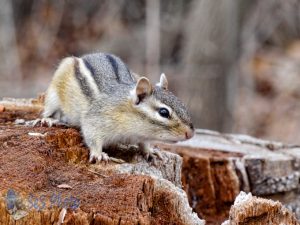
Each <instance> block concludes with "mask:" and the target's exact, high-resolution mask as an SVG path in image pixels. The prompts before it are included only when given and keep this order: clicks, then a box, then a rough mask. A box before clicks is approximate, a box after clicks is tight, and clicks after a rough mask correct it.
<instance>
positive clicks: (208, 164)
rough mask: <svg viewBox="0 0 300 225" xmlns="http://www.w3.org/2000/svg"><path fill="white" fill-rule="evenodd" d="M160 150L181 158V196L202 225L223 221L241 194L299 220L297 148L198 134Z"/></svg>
mask: <svg viewBox="0 0 300 225" xmlns="http://www.w3.org/2000/svg"><path fill="white" fill-rule="evenodd" d="M160 147H161V148H163V149H165V150H168V151H171V152H175V153H177V154H179V155H180V156H182V158H183V167H182V168H183V171H182V181H183V187H184V190H185V191H186V192H187V194H188V197H189V202H190V205H191V206H192V207H193V209H194V210H195V212H197V213H198V215H199V216H201V217H202V218H204V219H205V220H206V221H207V224H220V223H221V222H222V221H224V220H225V219H226V218H228V216H229V210H230V206H231V205H232V204H233V202H234V199H235V197H236V196H237V195H238V193H239V192H240V191H245V192H252V193H253V194H254V195H258V196H262V197H264V198H269V199H273V200H279V201H280V202H281V203H283V204H284V205H285V206H286V207H287V208H288V209H290V210H292V211H293V212H294V213H295V214H296V216H297V218H298V219H299V218H300V213H299V212H300V205H299V202H300V201H299V200H300V194H299V190H300V182H299V165H300V154H299V152H300V148H299V146H297V145H292V144H283V143H280V142H274V141H265V140H260V139H256V138H253V137H250V136H246V135H232V134H221V133H218V132H214V131H208V130H197V134H196V136H195V137H194V138H193V139H191V140H190V141H187V142H182V143H179V144H176V145H167V144H164V145H160Z"/></svg>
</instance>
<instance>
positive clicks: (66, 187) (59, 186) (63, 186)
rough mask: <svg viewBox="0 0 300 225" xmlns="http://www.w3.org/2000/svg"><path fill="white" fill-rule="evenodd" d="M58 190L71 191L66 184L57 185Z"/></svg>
mask: <svg viewBox="0 0 300 225" xmlns="http://www.w3.org/2000/svg"><path fill="white" fill-rule="evenodd" d="M57 187H58V188H61V189H73V188H72V187H71V186H70V185H68V184H60V185H57Z"/></svg>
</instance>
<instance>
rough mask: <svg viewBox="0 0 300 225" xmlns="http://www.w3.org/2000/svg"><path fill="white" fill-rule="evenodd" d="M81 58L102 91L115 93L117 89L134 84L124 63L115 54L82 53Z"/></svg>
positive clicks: (120, 89) (123, 89)
mask: <svg viewBox="0 0 300 225" xmlns="http://www.w3.org/2000/svg"><path fill="white" fill-rule="evenodd" d="M82 59H83V62H84V63H85V65H86V67H87V68H88V69H89V70H90V71H91V73H92V75H93V78H94V79H95V82H96V84H97V86H98V88H99V91H100V92H102V93H106V94H112V93H114V94H115V93H116V92H119V91H121V92H122V91H127V90H129V89H130V88H132V87H133V86H134V84H135V81H134V79H133V77H132V75H131V73H130V71H129V70H128V68H127V66H126V64H125V63H124V62H123V61H122V60H121V59H120V58H119V57H117V56H115V55H111V54H105V53H94V54H88V55H84V56H83V57H82ZM100 62H101V63H100ZM112 62H115V64H114V63H112ZM116 67H117V68H116ZM116 72H117V73H118V74H116ZM128 87H129V88H128ZM117 94H118V93H117ZM123 95H124V93H123Z"/></svg>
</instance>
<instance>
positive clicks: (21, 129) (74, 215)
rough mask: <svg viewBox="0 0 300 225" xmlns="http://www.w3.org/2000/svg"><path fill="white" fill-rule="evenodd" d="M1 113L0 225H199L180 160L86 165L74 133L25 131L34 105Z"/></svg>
mask: <svg viewBox="0 0 300 225" xmlns="http://www.w3.org/2000/svg"><path fill="white" fill-rule="evenodd" d="M0 105H2V106H3V107H4V110H3V111H2V112H1V113H0V180H1V182H0V196H1V198H0V224H3V225H4V224H5V225H6V224H18V225H19V224H28V225H29V224H30V225H32V224H42V225H45V224H140V225H141V224H191V225H192V224H195V225H197V224H199V225H200V224H204V221H202V220H200V219H199V218H198V217H197V215H196V214H195V213H193V212H192V209H191V208H190V206H189V204H188V198H187V196H186V194H185V192H184V191H183V190H182V189H181V173H180V171H181V164H182V160H181V158H180V157H179V156H178V155H176V154H173V153H169V152H162V154H163V156H164V160H165V161H159V160H157V161H150V162H149V161H146V160H144V159H143V158H142V157H140V156H139V154H138V152H132V151H129V150H128V152H126V151H125V150H124V151H123V152H120V151H114V150H112V151H111V152H110V154H113V155H114V156H118V157H121V158H123V159H124V160H126V161H127V162H126V163H123V164H117V163H113V162H110V163H108V164H105V163H98V164H90V163H89V162H88V149H87V148H86V147H85V146H84V144H83V143H82V138H81V135H80V132H79V131H78V130H77V129H75V128H68V127H64V126H58V127H51V128H49V127H30V126H26V125H24V124H23V123H24V120H30V119H35V118H37V117H38V116H39V114H40V112H41V110H42V104H40V103H39V101H38V100H37V101H36V100H35V101H31V100H22V101H21V100H19V101H15V100H5V101H2V102H1V103H0ZM16 120H17V121H16ZM16 122H17V124H16Z"/></svg>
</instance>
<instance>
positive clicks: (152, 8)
mask: <svg viewBox="0 0 300 225" xmlns="http://www.w3.org/2000/svg"><path fill="white" fill-rule="evenodd" d="M159 72H160V0H147V5H146V73H147V75H150V77H154V75H156V74H159Z"/></svg>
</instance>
